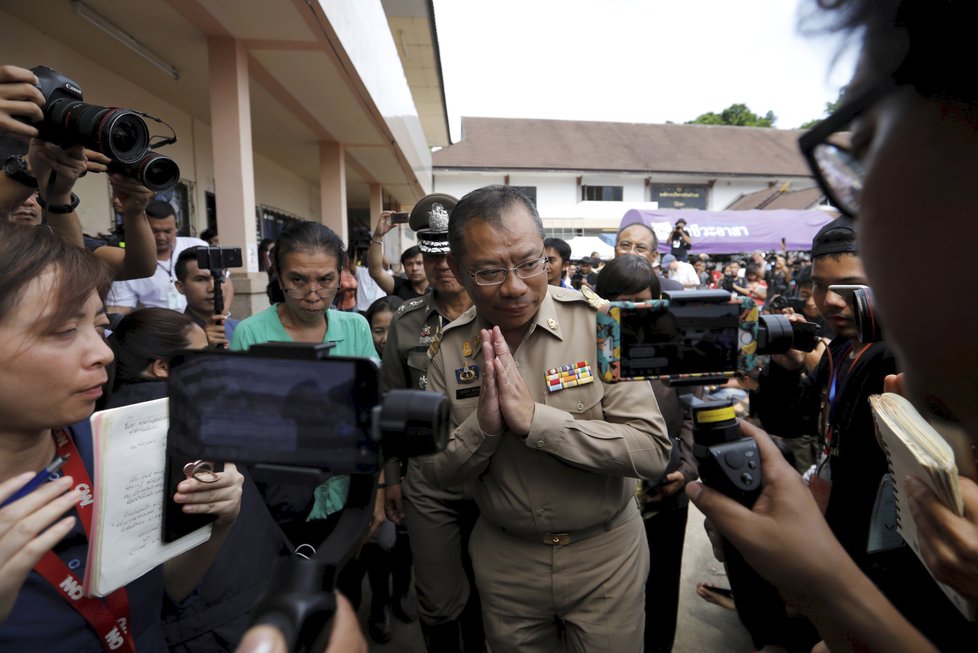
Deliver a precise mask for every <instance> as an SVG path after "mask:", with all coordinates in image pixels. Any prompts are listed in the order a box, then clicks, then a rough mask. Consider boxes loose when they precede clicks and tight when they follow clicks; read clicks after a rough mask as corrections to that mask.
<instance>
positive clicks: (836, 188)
mask: <svg viewBox="0 0 978 653" xmlns="http://www.w3.org/2000/svg"><path fill="white" fill-rule="evenodd" d="M897 88H898V87H897V86H896V85H895V84H893V83H892V82H888V83H885V84H880V85H877V86H874V87H870V88H868V89H866V90H865V91H863V92H862V93H860V94H859V95H857V96H856V97H854V98H852V99H851V100H849V101H848V102H846V103H845V104H843V105H842V106H841V107H839V108H838V109H837V110H836V111H834V112H833V113H832V115H830V116H829V117H828V118H826V119H825V120H823V121H822V122H820V123H818V124H817V125H815V126H814V127H812V128H811V129H810V130H809V131H807V132H805V133H804V134H802V135H801V138H799V139H798V145H799V147H801V152H802V154H803V155H804V156H805V160H806V161H807V162H808V167H810V168H811V169H812V173H814V175H815V180H816V181H818V185H819V187H821V189H822V192H824V193H825V196H826V197H827V198H828V199H829V201H830V202H831V203H832V205H833V206H835V207H836V208H837V209H839V210H840V211H842V212H843V213H845V214H846V215H848V216H849V217H851V218H854V217H856V216H857V215H858V214H859V209H860V206H861V199H862V192H863V178H864V177H865V169H864V167H863V163H862V161H860V160H859V159H858V158H856V156H855V155H854V154H853V152H852V147H851V124H852V121H853V120H854V119H855V118H856V117H858V116H859V115H861V114H863V113H865V112H866V110H867V109H869V108H870V107H872V106H873V105H874V104H875V103H876V102H878V101H879V100H880V98H882V97H883V96H885V95H887V94H888V93H890V92H892V91H894V90H896V89H897Z"/></svg>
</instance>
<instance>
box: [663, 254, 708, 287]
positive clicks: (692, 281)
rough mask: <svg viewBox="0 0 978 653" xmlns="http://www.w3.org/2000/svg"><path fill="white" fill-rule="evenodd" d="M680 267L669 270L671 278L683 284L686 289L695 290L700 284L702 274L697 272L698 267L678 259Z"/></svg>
mask: <svg viewBox="0 0 978 653" xmlns="http://www.w3.org/2000/svg"><path fill="white" fill-rule="evenodd" d="M676 263H677V264H678V266H679V267H678V268H677V269H675V270H669V274H668V276H669V278H670V279H672V280H673V281H678V282H679V283H681V284H683V288H685V289H686V290H695V289H696V288H697V287H698V286H699V285H700V275H698V274H696V268H694V267H693V266H692V265H690V264H689V263H684V262H683V261H676Z"/></svg>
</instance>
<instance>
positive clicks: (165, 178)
mask: <svg viewBox="0 0 978 653" xmlns="http://www.w3.org/2000/svg"><path fill="white" fill-rule="evenodd" d="M31 72H33V73H34V74H35V75H36V76H37V80H38V83H37V88H38V89H39V90H40V91H41V94H42V95H44V119H43V120H42V121H41V122H40V123H39V124H38V125H37V130H38V138H41V139H42V140H46V141H50V142H52V143H57V144H58V145H61V146H62V147H71V146H72V145H76V144H80V145H82V146H84V147H87V148H89V149H92V150H96V151H97V152H101V153H102V154H104V155H106V156H107V157H109V158H110V159H112V162H111V163H110V164H109V166H108V167H109V171H110V172H117V173H119V174H122V175H125V176H127V177H132V178H133V179H136V180H137V181H139V183H141V184H142V185H143V186H146V187H147V188H149V189H150V190H154V191H163V190H167V189H169V188H172V187H173V186H175V185H176V183H177V182H178V181H179V180H180V168H179V167H178V166H177V164H176V162H175V161H173V159H171V158H169V157H166V156H163V155H161V154H154V153H152V152H150V150H151V149H155V148H157V147H161V146H163V145H167V144H170V143H175V142H176V140H177V139H176V133H174V134H173V136H172V137H170V138H164V139H163V140H161V141H159V142H157V143H154V144H150V135H149V129H148V128H147V126H146V122H145V121H144V120H143V118H142V117H146V118H149V119H151V120H155V121H156V122H159V123H161V124H164V125H166V126H167V127H169V128H170V131H171V132H173V128H172V127H170V126H169V125H167V123H165V122H163V121H162V120H160V119H159V118H155V117H153V116H150V115H148V114H145V113H142V112H140V111H134V110H132V109H120V108H117V107H101V106H98V105H96V104H87V103H86V102H83V101H82V100H83V98H82V90H81V88H80V87H79V86H78V84H76V83H75V82H74V81H73V80H71V79H69V78H68V77H65V76H64V75H62V74H61V73H59V72H57V71H55V70H52V69H51V68H48V67H46V66H35V67H34V68H32V69H31ZM141 116H142V117H141Z"/></svg>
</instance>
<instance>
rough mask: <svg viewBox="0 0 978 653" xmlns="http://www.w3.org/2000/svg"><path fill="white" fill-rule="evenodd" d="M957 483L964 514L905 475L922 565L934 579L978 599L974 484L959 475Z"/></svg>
mask: <svg viewBox="0 0 978 653" xmlns="http://www.w3.org/2000/svg"><path fill="white" fill-rule="evenodd" d="M960 483H961V498H962V499H963V500H964V517H959V516H958V515H957V514H956V513H954V512H952V511H951V510H950V509H948V507H947V506H945V505H944V504H943V503H942V502H941V500H940V499H938V498H937V495H936V494H934V492H932V491H931V489H930V488H929V487H927V486H926V485H925V484H924V483H922V482H921V481H920V480H918V479H916V478H915V477H913V476H910V477H908V478H907V495H908V497H909V499H910V514H911V515H913V520H914V523H915V524H916V525H917V541H918V543H919V544H920V554H921V556H922V557H923V559H924V564H925V565H926V566H927V568H928V569H929V570H930V571H931V572H932V573H933V574H934V578H936V579H937V580H939V581H941V582H942V583H947V584H948V585H950V586H951V587H953V588H954V589H956V590H958V591H959V592H961V593H962V594H963V595H964V596H966V597H968V598H970V599H973V600H978V485H975V483H974V482H973V481H972V480H971V479H969V478H965V477H963V476H962V477H960Z"/></svg>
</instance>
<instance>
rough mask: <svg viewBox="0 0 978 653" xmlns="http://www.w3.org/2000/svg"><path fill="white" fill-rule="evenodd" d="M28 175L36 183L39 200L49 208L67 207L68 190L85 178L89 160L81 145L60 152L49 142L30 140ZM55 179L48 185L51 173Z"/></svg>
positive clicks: (61, 148)
mask: <svg viewBox="0 0 978 653" xmlns="http://www.w3.org/2000/svg"><path fill="white" fill-rule="evenodd" d="M27 161H28V163H29V165H30V168H31V174H32V175H34V177H35V178H36V179H37V189H38V191H39V192H40V194H41V197H42V198H43V199H44V200H45V201H46V202H47V203H48V204H51V205H60V204H70V203H71V190H72V189H73V188H74V187H75V182H76V181H78V178H79V177H81V176H82V175H83V174H85V172H86V170H87V167H86V166H87V165H88V159H86V158H85V150H84V148H83V147H82V146H81V145H72V146H71V147H68V148H63V147H61V146H60V145H55V144H54V143H50V142H48V141H42V140H40V139H37V138H35V139H32V140H31V146H30V149H29V150H28V152H27ZM52 172H53V173H54V175H55V178H54V180H53V183H50V182H51V173H52Z"/></svg>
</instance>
